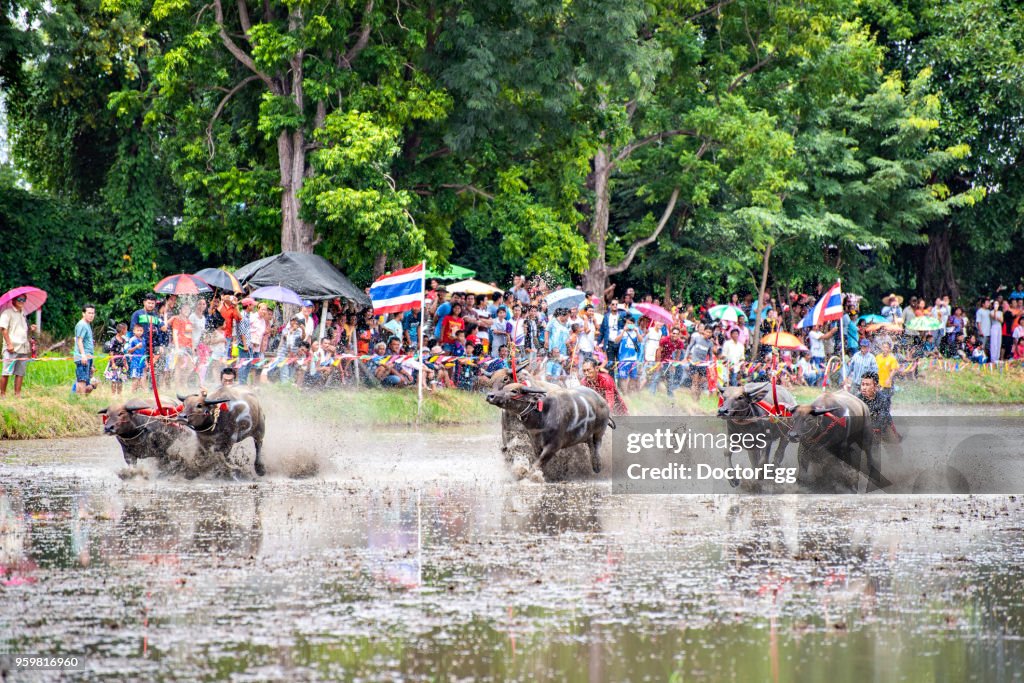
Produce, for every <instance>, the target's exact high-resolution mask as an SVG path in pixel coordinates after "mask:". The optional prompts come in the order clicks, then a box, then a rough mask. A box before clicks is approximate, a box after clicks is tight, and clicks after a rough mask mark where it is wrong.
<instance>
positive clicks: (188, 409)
mask: <svg viewBox="0 0 1024 683" xmlns="http://www.w3.org/2000/svg"><path fill="white" fill-rule="evenodd" d="M178 399H179V400H181V401H182V403H184V409H183V411H182V417H181V418H180V419H181V421H182V422H184V423H185V424H186V425H188V426H189V427H190V428H192V430H193V431H195V433H196V436H197V437H199V447H200V448H201V449H202V450H203V451H204V452H206V453H209V452H211V451H213V452H215V453H217V454H219V455H220V456H221V457H222V458H223V459H224V460H225V462H226V461H227V457H228V454H229V453H230V452H231V449H232V448H233V447H234V445H235V444H237V443H239V442H240V441H243V440H245V439H248V438H249V437H252V440H253V442H254V443H255V444H256V459H255V460H254V461H253V469H255V470H256V474H258V475H259V476H261V477H262V476H263V475H264V473H265V471H266V470H265V469H264V467H263V462H262V461H261V460H260V451H261V450H262V448H263V433H264V431H265V428H266V424H265V422H264V419H263V410H262V408H261V407H260V402H259V399H257V398H256V395H255V394H254V393H252V392H251V391H248V390H247V389H244V388H242V387H222V388H220V389H217V390H216V391H214V393H213V394H210V395H209V396H207V395H206V394H205V393H201V394H193V395H191V396H180V395H179V396H178Z"/></svg>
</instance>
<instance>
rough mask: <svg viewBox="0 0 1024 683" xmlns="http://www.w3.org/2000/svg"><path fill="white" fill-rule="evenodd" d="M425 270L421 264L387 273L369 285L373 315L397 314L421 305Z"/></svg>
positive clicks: (424, 288)
mask: <svg viewBox="0 0 1024 683" xmlns="http://www.w3.org/2000/svg"><path fill="white" fill-rule="evenodd" d="M425 273H426V269H425V268H424V265H423V263H422V262H421V263H419V264H418V265H415V266H413V267H411V268H403V269H402V270H396V271H395V272H393V273H388V274H387V275H385V276H384V277H382V278H379V279H377V280H376V281H375V282H374V283H373V284H372V285H370V300H371V301H372V302H373V312H374V314H375V315H382V314H384V313H398V312H400V311H408V310H409V309H411V308H419V307H421V306H422V305H423V293H424V291H425V290H426V287H424V285H423V278H424V274H425Z"/></svg>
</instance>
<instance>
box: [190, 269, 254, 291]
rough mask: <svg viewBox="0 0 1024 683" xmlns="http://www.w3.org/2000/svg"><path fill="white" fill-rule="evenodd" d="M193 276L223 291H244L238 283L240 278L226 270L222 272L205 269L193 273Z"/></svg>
mask: <svg viewBox="0 0 1024 683" xmlns="http://www.w3.org/2000/svg"><path fill="white" fill-rule="evenodd" d="M193 275H195V276H196V277H197V278H199V279H201V280H202V281H203V282H205V283H206V284H208V285H210V286H211V287H216V288H217V289H223V290H224V291H226V292H241V291H242V285H240V284H239V283H238V278H236V277H235V276H234V275H232V274H231V273H229V272H227V271H226V270H221V269H219V268H203V269H202V270H200V271H197V272H195V273H193Z"/></svg>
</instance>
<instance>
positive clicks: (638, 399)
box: [0, 362, 1024, 440]
mask: <svg viewBox="0 0 1024 683" xmlns="http://www.w3.org/2000/svg"><path fill="white" fill-rule="evenodd" d="M72 378H73V370H72V368H71V364H70V363H60V362H53V363H49V362H47V363H35V364H33V365H32V366H31V367H30V369H29V374H28V377H27V379H26V382H25V388H24V391H23V397H22V398H21V399H19V400H16V399H14V397H13V388H9V389H8V395H7V398H5V399H3V400H0V440H6V439H47V438H59V437H77V436H91V435H95V434H98V433H99V431H100V420H99V418H98V417H97V414H96V413H97V411H98V410H100V409H102V408H103V407H105V406H106V405H107V404H108V403H109V402H110V401H111V395H110V390H109V385H102V386H101V387H100V388H99V389H98V390H97V391H96V392H95V393H93V394H92V395H90V396H87V397H84V398H83V397H78V396H73V395H72V394H71V385H72ZM900 387H901V391H900V392H899V393H898V394H897V397H896V405H897V407H898V406H899V405H900V404H903V405H929V404H940V405H952V404H962V405H1017V406H1019V405H1024V371H1022V370H1020V369H1012V370H1010V369H1008V370H1004V371H999V372H990V371H988V370H983V369H979V368H977V367H967V368H963V369H961V370H958V371H950V370H943V369H939V368H933V369H930V370H928V371H926V372H925V373H923V374H922V376H921V377H919V378H916V379H913V380H904V381H902V382H901V383H900ZM820 391H821V390H820V389H815V388H797V389H795V391H794V393H795V394H796V397H797V399H798V400H799V401H801V402H808V401H810V400H812V399H813V398H814V397H815V396H817V395H818V394H819V393H820ZM261 392H262V393H263V394H264V396H265V397H266V401H267V403H268V405H269V406H271V408H272V409H281V408H284V409H286V410H288V411H293V412H294V413H295V414H296V415H298V416H301V417H303V418H315V419H317V420H325V421H327V422H330V423H331V424H334V425H339V426H344V425H369V426H375V427H386V426H394V427H402V426H412V425H415V424H417V422H418V423H419V424H420V425H426V426H445V425H469V424H485V423H494V424H496V423H497V420H498V411H497V409H495V408H493V407H492V406H489V405H487V403H486V402H485V401H484V399H483V396H482V394H470V393H466V392H463V391H456V390H441V391H435V392H425V394H424V401H423V408H422V412H421V413H420V415H419V418H418V419H417V414H416V391H415V390H409V389H399V390H386V389H377V390H371V389H359V390H352V389H345V390H333V391H324V392H305V391H301V390H299V389H296V388H294V387H279V386H269V387H264V388H261ZM161 395H167V396H171V395H172V394H171V393H170V392H166V391H165V392H164V393H163V394H161ZM627 402H628V403H629V406H630V409H631V412H632V413H633V414H635V415H663V414H668V415H687V414H708V413H711V412H713V411H714V410H716V409H717V400H716V398H715V397H712V396H704V397H702V398H701V400H700V401H699V402H694V400H693V398H692V396H691V394H690V392H689V391H688V390H680V391H678V392H676V398H675V400H674V401H669V400H668V398H667V396H666V395H665V390H664V388H662V389H661V391H660V393H659V395H658V396H657V397H652V396H650V394H648V393H647V392H646V391H641V392H638V393H636V394H633V395H631V396H629V397H628V398H627Z"/></svg>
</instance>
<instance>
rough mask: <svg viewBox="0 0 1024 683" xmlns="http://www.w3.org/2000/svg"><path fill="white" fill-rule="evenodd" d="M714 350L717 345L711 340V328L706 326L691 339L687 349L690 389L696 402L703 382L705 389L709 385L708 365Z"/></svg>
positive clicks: (686, 358) (686, 357)
mask: <svg viewBox="0 0 1024 683" xmlns="http://www.w3.org/2000/svg"><path fill="white" fill-rule="evenodd" d="M714 350H715V343H714V342H713V341H712V340H711V328H710V327H709V326H707V325H705V326H704V327H702V328H701V330H700V332H699V333H697V334H694V335H692V336H691V337H690V344H689V345H688V346H687V347H686V354H685V356H684V358H685V360H687V361H689V362H690V378H691V383H690V388H691V390H692V391H693V399H694V400H695V401H696V400H697V399H699V398H700V386H701V382H702V381H703V384H704V386H705V387H707V385H708V365H709V364H710V362H711V356H712V355H713V354H714Z"/></svg>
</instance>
